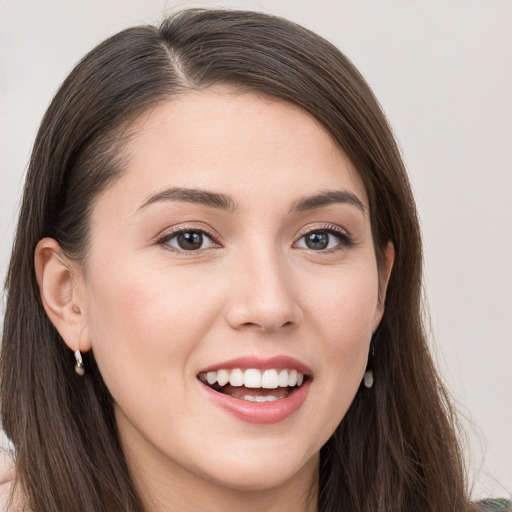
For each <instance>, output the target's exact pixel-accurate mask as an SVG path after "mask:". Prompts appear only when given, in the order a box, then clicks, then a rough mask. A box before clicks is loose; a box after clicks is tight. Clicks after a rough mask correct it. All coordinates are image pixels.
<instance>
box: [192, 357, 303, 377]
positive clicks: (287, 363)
mask: <svg viewBox="0 0 512 512" xmlns="http://www.w3.org/2000/svg"><path fill="white" fill-rule="evenodd" d="M236 368H240V369H247V368H256V369H259V370H270V369H272V368H275V369H285V368H286V369H291V370H293V369H295V370H297V371H298V372H300V373H302V374H303V375H307V376H309V377H311V376H312V375H313V371H312V370H311V368H310V367H309V366H308V365H307V364H304V363H303V362H301V361H299V360H298V359H295V358H294V357H290V356H285V355H278V356H272V357H264V356H242V357H237V358H235V359H230V360H228V361H222V362H220V363H215V364H212V365H210V366H208V367H206V368H203V369H202V370H201V371H200V372H199V373H207V372H215V371H218V370H234V369H236Z"/></svg>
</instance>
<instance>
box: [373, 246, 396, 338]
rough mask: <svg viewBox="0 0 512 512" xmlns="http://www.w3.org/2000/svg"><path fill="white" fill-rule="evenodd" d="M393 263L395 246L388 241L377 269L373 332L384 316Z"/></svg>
mask: <svg viewBox="0 0 512 512" xmlns="http://www.w3.org/2000/svg"><path fill="white" fill-rule="evenodd" d="M394 261H395V246H394V245H393V242H391V241H389V242H388V245H387V246H386V248H385V249H384V261H383V262H382V264H381V265H380V268H379V301H378V304H377V309H376V310H375V316H374V318H373V332H375V331H376V330H377V327H378V326H379V324H380V321H381V320H382V316H383V315H384V304H385V303H386V291H387V289H388V283H389V278H390V277H391V270H392V269H393V263H394Z"/></svg>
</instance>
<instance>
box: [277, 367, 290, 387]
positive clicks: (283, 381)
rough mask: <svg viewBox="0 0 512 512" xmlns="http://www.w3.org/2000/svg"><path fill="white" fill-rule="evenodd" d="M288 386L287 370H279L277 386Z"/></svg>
mask: <svg viewBox="0 0 512 512" xmlns="http://www.w3.org/2000/svg"><path fill="white" fill-rule="evenodd" d="M287 386H288V370H281V371H280V372H279V387H280V388H285V387H287Z"/></svg>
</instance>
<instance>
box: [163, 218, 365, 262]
mask: <svg viewBox="0 0 512 512" xmlns="http://www.w3.org/2000/svg"><path fill="white" fill-rule="evenodd" d="M184 233H200V234H201V235H202V236H203V237H204V236H206V237H207V238H209V239H210V240H211V242H212V244H213V246H212V247H207V248H204V249H202V248H199V249H196V250H186V249H181V248H175V247H171V246H170V245H169V244H168V242H169V241H171V240H172V239H173V238H175V237H177V236H179V235H180V234H184ZM313 233H327V234H328V235H334V236H335V237H336V238H338V239H339V243H338V244H336V246H335V247H332V248H329V249H324V250H315V249H309V248H307V247H306V249H309V250H310V251H312V252H318V253H330V252H338V251H343V250H347V249H350V248H351V247H353V246H354V245H355V242H354V240H353V239H352V237H351V236H350V235H348V234H347V233H346V232H345V231H344V230H342V229H341V228H339V227H338V226H336V225H333V224H326V225H323V226H318V227H315V228H313V229H308V230H304V231H303V232H302V233H301V234H300V236H299V238H298V239H297V241H295V242H294V244H293V245H294V246H295V245H296V244H297V243H298V242H299V241H300V240H302V239H303V238H304V237H306V236H307V235H310V234H313ZM156 244H157V245H161V246H163V247H164V248H165V249H166V250H170V251H175V252H179V253H183V254H194V255H197V254H199V253H201V252H203V251H206V250H208V249H211V248H213V247H221V244H220V243H219V242H218V241H217V237H216V236H215V235H213V234H212V233H211V232H209V231H208V230H206V229H204V228H197V227H194V226H181V227H179V228H177V229H175V230H173V231H171V232H167V233H166V234H164V235H162V236H161V237H159V238H157V240H156Z"/></svg>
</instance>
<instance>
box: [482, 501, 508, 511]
mask: <svg viewBox="0 0 512 512" xmlns="http://www.w3.org/2000/svg"><path fill="white" fill-rule="evenodd" d="M478 505H479V510H481V512H512V501H510V500H507V499H505V498H498V499H488V500H482V501H479V502H478Z"/></svg>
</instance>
